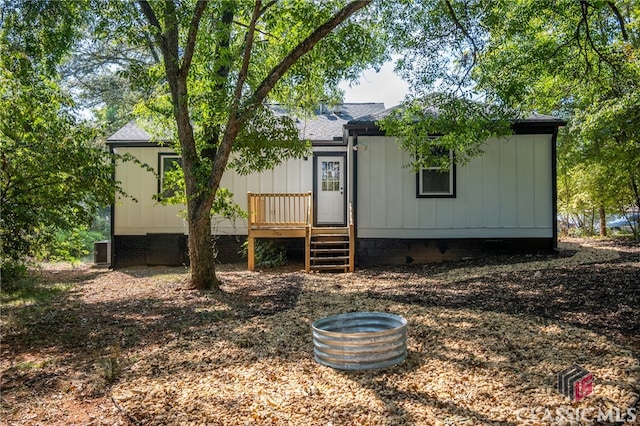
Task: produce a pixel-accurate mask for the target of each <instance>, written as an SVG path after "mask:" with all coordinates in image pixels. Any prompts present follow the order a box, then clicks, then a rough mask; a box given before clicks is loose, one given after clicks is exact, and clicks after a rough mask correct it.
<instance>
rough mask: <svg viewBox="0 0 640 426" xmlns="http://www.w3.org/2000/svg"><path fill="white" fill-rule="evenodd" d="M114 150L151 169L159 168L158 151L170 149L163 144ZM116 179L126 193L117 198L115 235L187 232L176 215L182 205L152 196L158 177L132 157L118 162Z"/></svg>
mask: <svg viewBox="0 0 640 426" xmlns="http://www.w3.org/2000/svg"><path fill="white" fill-rule="evenodd" d="M113 151H114V152H115V153H116V154H125V153H129V154H131V155H133V156H134V157H135V158H137V159H138V160H139V161H140V162H141V163H144V164H147V165H148V166H150V167H152V168H153V169H154V170H157V168H158V154H160V153H161V152H163V153H171V152H173V151H171V149H169V148H163V147H152V148H147V147H135V148H134V147H116V148H114V149H113ZM115 179H116V181H119V182H120V183H121V185H122V189H123V190H124V192H125V193H126V194H128V195H129V197H122V196H118V197H117V199H116V203H115V208H114V229H113V234H114V235H145V234H149V233H175V234H180V233H185V234H186V233H187V224H186V222H185V221H184V220H183V219H182V218H181V217H179V212H180V210H182V209H183V206H171V205H162V204H160V203H158V202H157V201H156V200H154V199H153V196H154V195H156V194H157V193H158V178H157V177H156V175H155V174H154V173H152V172H150V171H147V170H145V169H143V168H142V167H141V166H140V165H138V164H136V163H134V162H131V161H127V162H118V164H117V167H116V172H115ZM132 198H134V199H135V200H134V199H132Z"/></svg>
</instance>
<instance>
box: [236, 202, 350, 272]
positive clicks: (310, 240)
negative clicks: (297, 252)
mask: <svg viewBox="0 0 640 426" xmlns="http://www.w3.org/2000/svg"><path fill="white" fill-rule="evenodd" d="M311 200H312V194H311V192H307V193H288V194H280V193H277V194H254V193H251V192H248V193H247V206H248V220H247V222H248V223H247V229H248V232H247V243H248V244H247V257H248V264H247V268H248V269H249V270H250V271H253V270H254V269H255V239H256V238H304V239H305V270H306V271H307V272H310V271H334V272H353V271H354V269H355V225H354V222H353V206H352V205H351V204H349V216H348V219H349V222H348V225H347V226H343V227H322V226H313V208H312V207H313V206H312V204H311Z"/></svg>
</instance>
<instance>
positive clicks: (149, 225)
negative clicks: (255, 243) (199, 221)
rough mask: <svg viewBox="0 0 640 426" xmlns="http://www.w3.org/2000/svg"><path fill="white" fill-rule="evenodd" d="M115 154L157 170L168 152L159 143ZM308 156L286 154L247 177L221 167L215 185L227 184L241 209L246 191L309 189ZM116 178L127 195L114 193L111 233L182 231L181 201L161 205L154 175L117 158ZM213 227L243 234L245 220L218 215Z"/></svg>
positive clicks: (121, 149)
mask: <svg viewBox="0 0 640 426" xmlns="http://www.w3.org/2000/svg"><path fill="white" fill-rule="evenodd" d="M114 152H115V153H117V154H124V153H129V154H131V155H133V156H135V157H136V158H137V159H138V160H139V161H140V162H142V163H146V164H148V165H149V166H151V167H152V168H153V169H154V170H156V171H157V168H158V156H159V154H160V153H172V152H173V151H172V150H171V149H169V148H164V147H140V148H138V147H136V148H134V147H117V148H114ZM312 169H313V166H312V159H311V157H309V158H307V160H305V159H303V158H299V159H290V160H288V161H285V162H284V163H282V164H280V165H279V166H277V167H275V168H274V169H273V170H267V171H265V172H262V173H253V174H250V175H248V176H243V175H239V174H238V173H236V172H235V171H233V170H228V171H227V172H225V174H224V176H223V178H222V182H221V186H222V187H223V188H227V189H229V190H230V191H231V192H232V193H233V194H234V195H233V199H234V201H235V202H236V203H237V204H238V205H239V206H240V207H241V208H242V209H243V210H245V211H246V209H247V192H248V191H251V192H254V193H274V192H275V193H292V192H309V191H311V189H312V185H313V176H312V175H313V174H312ZM115 178H116V180H117V181H120V182H121V183H122V186H123V189H124V191H125V192H126V193H127V194H129V195H130V196H131V197H133V198H135V199H136V200H137V202H136V201H134V200H132V199H131V198H130V197H127V198H125V197H118V199H117V201H116V204H115V209H114V224H115V226H114V230H113V231H114V232H113V233H114V235H145V234H153V233H184V234H188V227H187V223H186V221H185V220H183V219H182V217H180V211H181V210H184V208H185V207H184V206H183V205H162V204H160V203H158V202H157V201H156V200H154V199H153V196H154V195H156V194H157V192H158V178H157V176H156V175H155V174H154V173H152V172H150V171H147V170H144V169H143V168H141V167H140V166H139V165H137V164H135V163H133V162H124V163H123V162H120V163H119V164H118V165H117V167H116V176H115ZM212 225H213V227H214V232H215V233H216V234H218V235H246V234H247V222H246V220H245V219H239V220H237V221H236V222H235V223H233V222H231V221H229V220H227V219H224V218H220V217H213V218H212Z"/></svg>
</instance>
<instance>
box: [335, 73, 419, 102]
mask: <svg viewBox="0 0 640 426" xmlns="http://www.w3.org/2000/svg"><path fill="white" fill-rule="evenodd" d="M393 66H394V64H393V63H392V62H387V63H386V64H384V65H383V67H382V68H381V69H380V72H378V73H376V71H375V70H373V69H369V70H366V71H365V72H364V73H363V74H362V76H361V77H360V80H359V82H358V85H356V86H352V87H349V85H348V84H347V83H342V84H340V88H341V89H343V90H344V91H345V97H344V102H354V103H356V102H384V106H385V108H391V107H393V106H396V105H398V104H399V103H400V102H401V101H402V100H403V99H404V97H405V95H406V94H407V92H408V91H409V85H408V83H407V82H406V81H404V80H402V79H401V78H400V77H398V76H397V75H396V74H394V73H393Z"/></svg>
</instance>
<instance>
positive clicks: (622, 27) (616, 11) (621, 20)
mask: <svg viewBox="0 0 640 426" xmlns="http://www.w3.org/2000/svg"><path fill="white" fill-rule="evenodd" d="M607 5H609V8H610V9H611V10H612V11H613V13H614V14H615V15H616V19H617V20H618V23H619V24H620V32H622V39H623V40H624V41H629V35H628V34H627V27H626V25H625V22H624V17H623V16H622V14H621V13H620V10H619V9H618V8H617V7H616V5H615V3H613V2H612V1H609V2H607Z"/></svg>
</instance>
